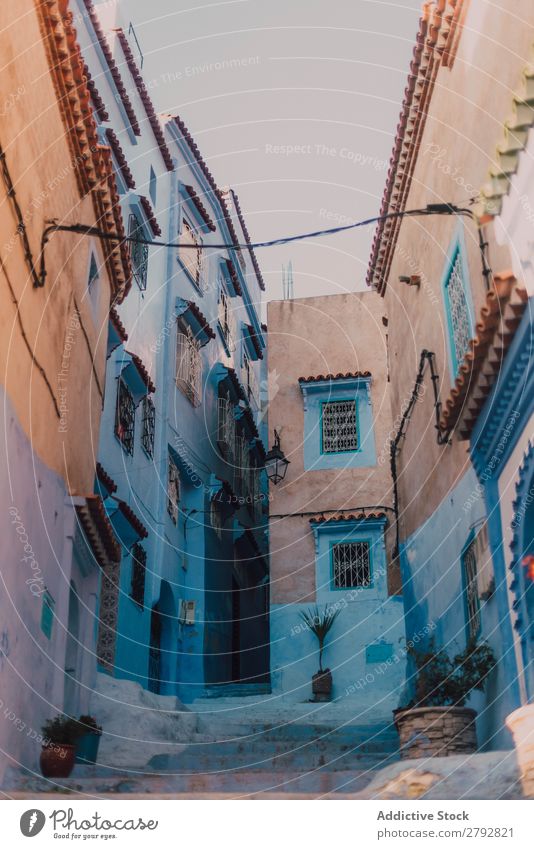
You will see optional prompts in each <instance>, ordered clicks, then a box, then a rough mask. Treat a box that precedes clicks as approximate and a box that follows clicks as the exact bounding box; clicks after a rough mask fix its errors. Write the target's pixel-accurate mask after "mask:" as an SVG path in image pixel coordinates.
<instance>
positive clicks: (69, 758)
mask: <svg viewBox="0 0 534 849" xmlns="http://www.w3.org/2000/svg"><path fill="white" fill-rule="evenodd" d="M84 730H85V728H84V726H83V725H82V724H81V723H80V722H78V720H77V719H73V718H72V717H70V716H64V715H63V714H58V716H55V717H54V718H53V719H47V721H46V722H45V724H44V725H43V727H42V729H41V731H42V734H43V747H42V750H41V757H40V760H39V763H40V767H41V772H42V773H43V775H44V776H45V777H46V778H68V776H69V775H70V774H71V772H72V770H73V768H74V760H75V756H76V744H77V742H78V739H79V737H80V736H81V734H83V732H84Z"/></svg>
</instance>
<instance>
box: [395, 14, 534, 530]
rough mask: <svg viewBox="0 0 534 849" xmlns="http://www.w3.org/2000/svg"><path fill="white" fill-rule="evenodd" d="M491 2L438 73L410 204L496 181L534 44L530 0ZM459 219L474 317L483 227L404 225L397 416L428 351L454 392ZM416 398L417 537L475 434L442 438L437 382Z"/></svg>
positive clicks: (411, 520) (499, 265) (446, 221)
mask: <svg viewBox="0 0 534 849" xmlns="http://www.w3.org/2000/svg"><path fill="white" fill-rule="evenodd" d="M505 5H506V6H507V7H508V13H507V12H505V11H503V9H500V8H499V7H498V6H494V5H493V6H491V7H490V6H488V4H487V3H485V2H482V0H472V2H471V3H470V7H469V11H468V15H467V19H466V26H465V29H464V31H463V33H462V35H461V40H460V43H459V49H458V54H457V57H456V60H455V63H454V65H453V68H452V70H449V69H448V68H441V69H440V71H439V74H438V77H437V82H436V87H435V90H434V93H433V97H432V102H431V106H430V111H429V115H428V119H427V123H426V126H425V131H424V135H423V139H422V144H421V147H420V151H419V157H418V161H417V165H416V168H415V172H414V177H413V182H412V186H411V190H410V193H409V197H408V199H407V203H406V209H411V208H419V207H422V206H425V205H426V204H427V203H433V202H453V203H457V204H459V205H464V206H465V205H466V202H467V200H468V199H469V197H470V196H472V195H476V194H477V193H478V192H479V190H480V188H481V186H482V185H483V184H484V183H486V182H487V180H488V169H489V168H490V166H491V165H492V163H493V162H494V160H495V155H496V146H497V144H498V143H499V142H500V141H501V139H502V136H503V125H504V121H505V120H506V118H507V117H508V116H509V114H510V113H511V108H512V94H513V92H514V91H515V90H517V89H518V88H519V82H520V78H521V72H522V69H523V67H524V66H525V64H526V61H527V57H528V55H529V53H530V47H531V45H532V43H534V28H533V27H532V26H528V25H527V24H526V23H525V21H527V20H529V19H531V17H532V15H531V13H532V6H531V3H530V2H529V1H528V0H520V1H519V2H517V3H514V8H513V14H512V13H511V12H510V7H509V4H505ZM458 226H460V227H462V229H463V234H464V238H465V244H466V248H467V254H468V265H469V278H470V283H471V291H472V296H473V302H474V314H475V321H476V320H477V316H478V315H479V313H480V308H481V306H482V303H483V300H484V297H485V288H484V280H483V276H482V273H481V272H482V266H481V258H480V252H479V247H478V239H477V232H476V227H475V225H474V224H473V223H471V221H469V220H467V219H464V220H463V222H462V224H460V225H458V221H457V219H455V218H452V217H451V218H449V217H438V216H435V217H432V218H418V219H405V220H404V221H403V223H402V226H401V228H400V236H399V239H398V243H397V249H396V253H395V257H394V260H393V263H392V267H391V273H390V275H389V279H388V287H387V292H386V296H385V309H386V313H387V314H388V316H389V318H390V328H391V330H390V367H391V379H392V410H393V416H394V417H395V416H396V415H397V413H398V411H399V410H400V408H401V406H402V404H403V403H406V402H407V399H409V396H410V393H411V391H412V388H413V385H414V380H415V376H416V373H417V368H418V364H419V357H420V352H421V350H422V349H423V348H426V349H428V350H431V351H434V352H435V354H436V363H437V370H438V373H439V377H440V394H441V398H442V400H443V401H444V400H445V399H446V398H447V396H448V394H449V391H450V387H451V375H450V373H449V361H448V351H447V327H446V317H445V313H444V308H443V297H442V291H441V282H442V277H443V274H444V267H445V264H446V258H447V252H448V250H449V247H450V245H451V241H452V239H453V236H454V234H455V232H456V228H457V227H458ZM486 237H487V239H488V241H489V249H488V251H489V260H490V265H491V266H492V268H493V270H494V271H500V270H503V269H506V268H509V267H511V262H510V257H509V255H508V252H507V250H506V249H505V248H504V247H501V246H499V245H498V244H497V243H496V240H495V238H494V234H493V225H491V224H490V225H488V226H487V227H486ZM412 274H419V275H421V278H422V285H421V287H420V289H417V288H416V287H409V286H407V285H405V284H402V283H400V282H399V280H398V278H399V276H400V275H412ZM425 387H426V391H425V394H424V396H423V399H422V401H421V402H420V403H419V404H417V405H416V408H415V411H414V414H413V416H412V420H411V423H410V425H409V428H408V433H407V437H406V440H405V441H404V443H403V445H402V452H401V455H400V458H399V471H400V479H399V489H400V503H401V532H402V536H403V537H406V536H409V535H410V534H411V533H413V531H414V530H415V529H416V528H417V527H419V526H420V525H421V524H422V523H423V522H424V521H425V520H426V519H427V518H428V517H429V516H430V515H431V514H432V513H433V511H434V510H435V509H436V507H437V505H438V504H439V503H440V502H441V501H442V500H443V498H444V497H445V496H446V494H447V493H448V492H449V490H450V489H451V488H452V487H453V486H454V485H455V483H456V482H457V481H458V480H459V479H460V478H461V477H462V475H463V474H464V472H465V471H466V469H467V467H468V464H469V459H468V457H467V445H468V443H466V442H459V441H458V440H457V438H456V437H455V438H454V439H453V444H452V445H451V446H445V447H440V446H438V445H437V444H436V431H435V428H434V425H435V419H434V409H433V403H432V391H431V385H430V380H429V378H428V376H427V378H426V380H425Z"/></svg>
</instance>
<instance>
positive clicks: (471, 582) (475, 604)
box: [462, 539, 480, 639]
mask: <svg viewBox="0 0 534 849" xmlns="http://www.w3.org/2000/svg"><path fill="white" fill-rule="evenodd" d="M462 563H463V568H464V579H465V606H466V616H467V634H468V637H469V638H470V639H476V637H478V635H479V632H480V600H479V597H478V567H477V556H476V539H474V540H473V541H472V542H471V543H470V544H469V545H468V546H467V548H466V550H465V551H464V553H463V557H462Z"/></svg>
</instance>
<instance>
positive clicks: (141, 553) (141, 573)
mask: <svg viewBox="0 0 534 849" xmlns="http://www.w3.org/2000/svg"><path fill="white" fill-rule="evenodd" d="M145 581H146V551H145V549H144V548H143V546H142V545H139V543H136V544H135V545H134V546H133V547H132V586H131V589H130V595H131V597H132V598H133V600H134V601H135V603H136V604H138V605H139V607H144V604H145Z"/></svg>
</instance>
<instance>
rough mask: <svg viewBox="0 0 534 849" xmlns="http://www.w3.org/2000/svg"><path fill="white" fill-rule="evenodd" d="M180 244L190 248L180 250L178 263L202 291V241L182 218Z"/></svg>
mask: <svg viewBox="0 0 534 849" xmlns="http://www.w3.org/2000/svg"><path fill="white" fill-rule="evenodd" d="M180 242H182V244H184V245H190V246H191V247H183V248H180V261H181V263H182V265H183V266H184V268H185V270H186V271H187V273H188V274H189V276H190V277H191V279H192V281H193V283H194V284H195V286H196V287H197V289H199V291H203V289H204V288H205V287H204V274H203V257H202V240H201V238H200V236H199V235H198V234H197V233H196V232H195V230H194V229H193V227H192V226H191V224H190V223H189V222H188V221H187V220H186V219H185V218H184V219H182V233H181V235H180Z"/></svg>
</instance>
